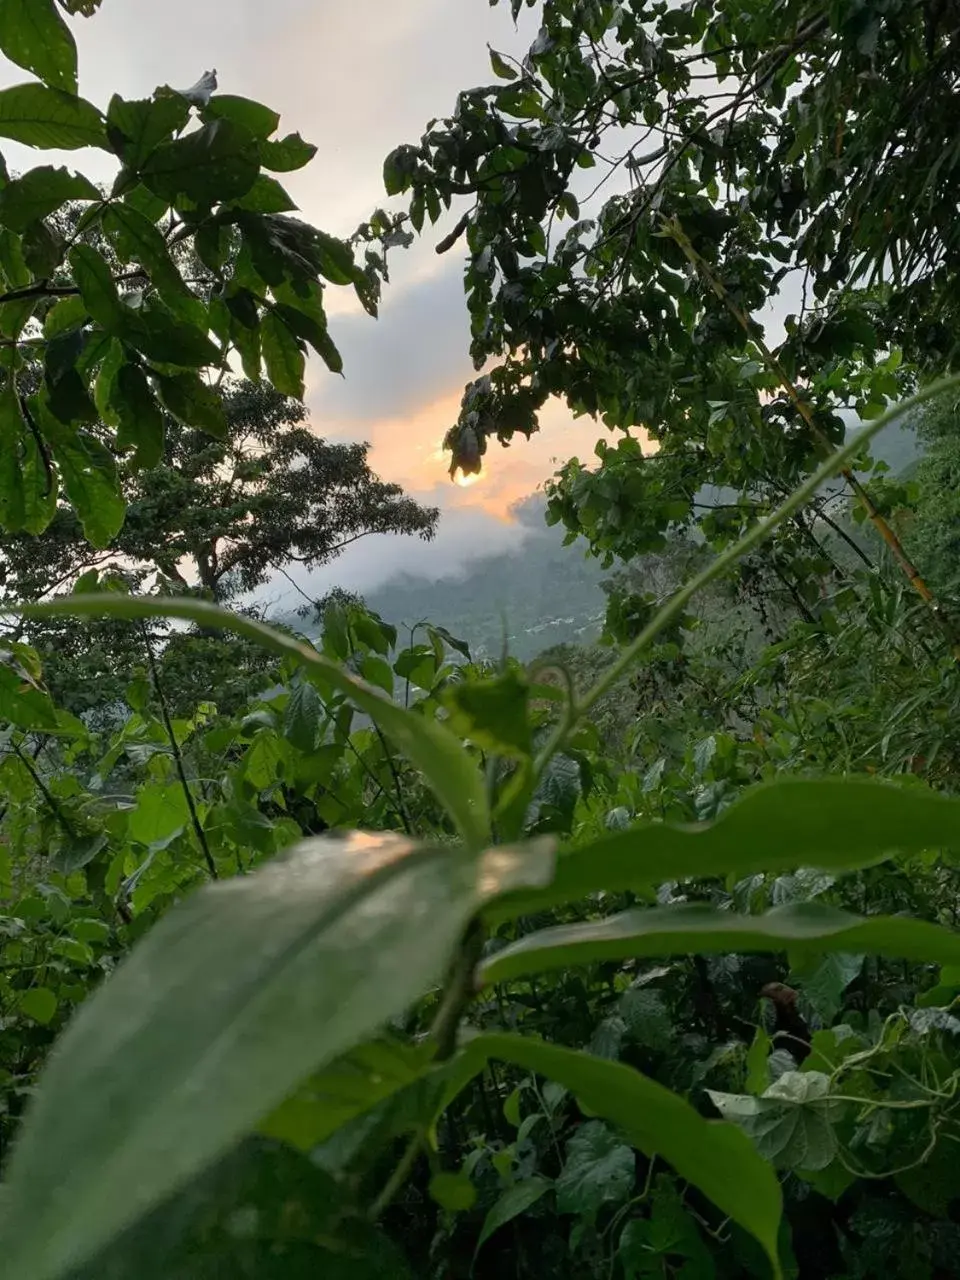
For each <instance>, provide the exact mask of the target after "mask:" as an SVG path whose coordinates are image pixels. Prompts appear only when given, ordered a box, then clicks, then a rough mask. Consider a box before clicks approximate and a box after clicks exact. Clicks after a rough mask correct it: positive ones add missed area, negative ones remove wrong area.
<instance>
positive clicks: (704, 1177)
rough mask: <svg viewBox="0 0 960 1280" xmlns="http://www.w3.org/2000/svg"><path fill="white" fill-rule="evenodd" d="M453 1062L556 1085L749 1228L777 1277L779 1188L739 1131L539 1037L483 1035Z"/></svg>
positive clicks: (612, 1065) (648, 1083)
mask: <svg viewBox="0 0 960 1280" xmlns="http://www.w3.org/2000/svg"><path fill="white" fill-rule="evenodd" d="M461 1057H462V1058H464V1059H469V1060H471V1061H472V1062H474V1063H475V1062H476V1061H477V1060H480V1061H484V1060H486V1059H487V1058H501V1059H503V1060H504V1061H506V1062H514V1063H516V1064H517V1065H518V1066H521V1067H524V1068H526V1069H527V1070H528V1071H535V1072H537V1073H538V1074H540V1075H543V1076H546V1077H547V1079H548V1080H554V1081H556V1082H557V1083H558V1084H562V1085H564V1086H565V1087H566V1088H568V1089H569V1090H570V1091H571V1092H572V1093H574V1094H575V1095H576V1097H577V1099H578V1100H579V1102H580V1103H581V1104H582V1105H583V1106H585V1107H586V1108H588V1109H589V1110H590V1111H591V1112H592V1113H593V1114H594V1115H597V1116H601V1117H603V1118H604V1119H606V1120H610V1121H611V1122H612V1123H613V1124H615V1125H616V1126H617V1127H618V1128H619V1129H620V1130H622V1132H623V1133H624V1135H625V1136H626V1137H627V1138H629V1139H630V1141H631V1142H632V1143H633V1144H634V1145H635V1146H636V1147H638V1148H639V1149H640V1150H641V1151H643V1152H644V1153H645V1154H646V1155H648V1156H653V1155H658V1156H661V1157H662V1158H663V1159H664V1160H666V1161H667V1162H668V1163H669V1164H671V1165H673V1167H674V1169H675V1170H676V1171H677V1173H678V1174H679V1175H680V1177H681V1178H686V1180H687V1181H688V1182H690V1183H692V1184H693V1185H694V1186H695V1187H699V1189H700V1190H701V1191H702V1192H703V1194H704V1195H705V1196H707V1197H708V1199H710V1200H712V1201H713V1203H714V1204H715V1205H717V1206H718V1208H719V1209H720V1210H721V1211H722V1212H723V1213H725V1214H727V1215H728V1216H729V1217H731V1218H732V1219H733V1220H734V1222H737V1223H739V1224H740V1226H741V1227H743V1228H744V1230H746V1231H749V1232H750V1233H751V1235H753V1236H754V1237H755V1238H756V1239H757V1240H759V1242H760V1243H761V1244H762V1245H763V1247H764V1249H765V1250H766V1252H767V1256H768V1257H769V1259H770V1262H771V1264H772V1267H773V1271H774V1274H775V1276H777V1277H779V1276H780V1274H781V1273H780V1264H779V1261H778V1256H777V1232H778V1229H779V1225H780V1215H781V1209H782V1202H781V1196H780V1185H779V1183H778V1182H777V1178H776V1175H775V1173H774V1172H773V1170H772V1169H771V1167H770V1166H769V1165H768V1164H767V1162H766V1161H765V1160H763V1159H762V1157H761V1156H760V1155H758V1153H757V1151H756V1150H755V1148H754V1147H753V1144H752V1143H751V1142H750V1140H749V1139H748V1138H747V1137H746V1135H745V1134H743V1133H741V1132H740V1131H739V1129H737V1128H735V1127H734V1126H733V1125H730V1124H724V1123H717V1122H715V1121H710V1120H704V1119H703V1117H702V1116H700V1115H698V1114H697V1112H696V1111H694V1109H693V1107H691V1106H690V1104H689V1103H688V1102H685V1101H684V1099H683V1098H681V1097H679V1096H678V1095H677V1094H675V1093H671V1091H670V1090H669V1089H665V1088H664V1087H663V1085H661V1084H657V1083H656V1082H655V1081H653V1080H650V1079H648V1078H647V1077H646V1076H643V1075H641V1074H640V1073H639V1072H638V1071H634V1070H632V1069H631V1068H630V1067H626V1066H623V1065H622V1064H621V1063H619V1062H605V1061H604V1060H603V1059H601V1058H593V1057H591V1056H590V1055H589V1054H585V1053H579V1052H577V1051H576V1050H573V1049H565V1048H561V1047H560V1046H559V1045H553V1044H548V1043H547V1042H546V1041H543V1040H535V1039H533V1038H530V1037H526V1036H518V1035H507V1034H483V1035H479V1036H477V1037H476V1038H475V1039H474V1040H472V1041H471V1042H470V1043H469V1044H468V1045H467V1046H466V1048H465V1049H464V1050H463V1053H462V1055H461Z"/></svg>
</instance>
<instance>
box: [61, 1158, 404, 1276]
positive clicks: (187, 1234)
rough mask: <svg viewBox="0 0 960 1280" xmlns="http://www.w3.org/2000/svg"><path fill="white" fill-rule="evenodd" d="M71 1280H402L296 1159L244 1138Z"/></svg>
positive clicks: (384, 1245)
mask: <svg viewBox="0 0 960 1280" xmlns="http://www.w3.org/2000/svg"><path fill="white" fill-rule="evenodd" d="M70 1276H71V1280H130V1277H132V1276H136V1277H137V1280H172V1277H183V1278H184V1280H185V1278H186V1277H189V1278H190V1280H225V1278H226V1277H231V1278H233V1277H236V1280H240V1278H241V1277H256V1280H307V1277H311V1278H312V1277H318V1276H322V1277H324V1280H410V1272H409V1270H408V1269H407V1266H406V1264H405V1262H404V1260H403V1258H402V1257H401V1255H400V1253H399V1252H398V1251H397V1250H396V1248H395V1247H394V1246H393V1245H391V1244H390V1243H389V1241H387V1239H386V1238H385V1237H384V1236H382V1235H381V1234H380V1232H378V1231H377V1229H376V1227H374V1226H373V1225H372V1224H371V1223H369V1222H366V1221H364V1220H363V1219H362V1218H360V1217H358V1216H356V1214H355V1212H354V1211H352V1209H351V1206H350V1205H349V1203H348V1202H347V1201H346V1199H345V1197H344V1195H343V1193H342V1191H341V1190H340V1188H338V1187H337V1185H336V1183H335V1182H334V1180H333V1178H332V1177H331V1176H330V1175H329V1174H328V1173H325V1172H324V1171H323V1170H321V1169H318V1168H317V1167H316V1165H315V1164H314V1163H313V1162H312V1161H310V1160H309V1159H308V1158H307V1157H306V1156H304V1155H302V1154H301V1153H300V1152H297V1151H292V1150H290V1149H289V1148H285V1147H282V1146H280V1145H278V1144H277V1143H273V1142H269V1141H265V1140H264V1139H262V1138H247V1139H245V1140H244V1141H243V1142H241V1143H240V1144H239V1145H238V1146H237V1147H236V1148H235V1149H234V1150H232V1151H231V1152H230V1153H229V1154H228V1155H226V1156H225V1157H224V1158H223V1159H221V1160H219V1161H218V1162H217V1164H216V1165H214V1166H213V1167H212V1168H210V1169H208V1170H206V1171H205V1172H204V1173H203V1174H202V1175H200V1176H199V1177H197V1178H194V1179H193V1180H191V1182H190V1183H189V1184H188V1185H187V1186H185V1187H184V1188H183V1189H182V1190H181V1191H180V1192H179V1193H178V1194H177V1195H175V1196H174V1197H173V1198H172V1199H171V1200H169V1201H167V1202H166V1203H165V1204H163V1205H161V1206H160V1207H159V1208H157V1209H155V1210H154V1211H153V1212H152V1213H150V1214H149V1215H148V1216H147V1217H146V1218H145V1219H143V1220H142V1221H141V1222H140V1223H138V1224H137V1225H136V1226H135V1227H134V1228H133V1229H132V1230H131V1231H129V1232H127V1233H125V1234H124V1235H123V1236H121V1237H120V1238H119V1239H118V1240H116V1241H115V1242H113V1243H112V1244H111V1245H110V1246H109V1247H108V1248H107V1249H105V1250H104V1251H103V1252H102V1253H100V1254H98V1255H97V1257H96V1258H94V1259H93V1260H92V1261H91V1262H90V1263H89V1264H88V1265H86V1266H82V1267H80V1268H79V1269H75V1270H72V1271H71V1273H70Z"/></svg>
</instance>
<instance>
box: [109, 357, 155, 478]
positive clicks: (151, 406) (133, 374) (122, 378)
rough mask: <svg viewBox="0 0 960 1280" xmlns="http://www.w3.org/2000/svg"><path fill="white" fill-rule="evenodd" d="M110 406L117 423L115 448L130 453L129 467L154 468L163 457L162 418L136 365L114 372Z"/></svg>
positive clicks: (144, 375)
mask: <svg viewBox="0 0 960 1280" xmlns="http://www.w3.org/2000/svg"><path fill="white" fill-rule="evenodd" d="M110 405H111V408H112V409H113V410H114V411H115V413H116V416H117V419H118V430H117V448H118V449H120V450H126V449H133V450H134V455H133V466H134V467H135V468H136V469H140V468H142V467H156V466H158V465H159V464H160V460H161V458H162V457H163V438H164V424H163V414H162V413H161V412H160V406H159V405H158V404H157V401H156V398H155V396H154V394H153V392H152V391H151V390H150V384H149V382H148V381H147V377H146V374H145V373H144V372H143V370H142V369H141V368H140V366H139V365H136V364H124V365H121V367H120V368H119V369H118V370H117V374H116V377H115V378H114V380H113V384H112V387H111V390H110Z"/></svg>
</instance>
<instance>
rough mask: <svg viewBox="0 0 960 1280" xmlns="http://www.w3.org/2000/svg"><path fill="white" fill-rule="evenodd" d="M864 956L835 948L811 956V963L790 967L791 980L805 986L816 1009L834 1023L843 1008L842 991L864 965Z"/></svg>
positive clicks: (826, 1020) (806, 993)
mask: <svg viewBox="0 0 960 1280" xmlns="http://www.w3.org/2000/svg"><path fill="white" fill-rule="evenodd" d="M863 961H864V957H863V956H862V955H859V956H856V955H849V954H848V953H847V952H844V951H836V952H833V953H832V954H830V955H828V956H824V957H823V958H822V959H821V958H820V957H814V956H811V957H810V963H809V964H805V965H804V966H803V967H802V968H801V969H799V970H796V969H793V970H791V974H790V980H791V982H792V983H793V985H794V986H798V987H800V988H801V989H802V991H803V994H804V995H805V996H806V998H807V1000H809V1001H810V1004H811V1005H812V1007H813V1009H814V1010H815V1012H816V1013H817V1014H819V1016H820V1017H821V1018H822V1019H823V1020H824V1022H826V1023H828V1024H829V1023H831V1022H832V1021H833V1020H834V1018H835V1017H836V1016H837V1014H838V1013H839V1012H840V1010H841V1009H842V1008H843V993H844V991H846V989H847V987H849V985H850V983H851V982H853V980H854V978H856V977H857V975H858V974H859V973H860V970H861V969H862V968H863Z"/></svg>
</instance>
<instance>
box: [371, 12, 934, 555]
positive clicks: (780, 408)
mask: <svg viewBox="0 0 960 1280" xmlns="http://www.w3.org/2000/svg"><path fill="white" fill-rule="evenodd" d="M511 5H512V10H513V13H514V16H515V17H516V16H517V15H518V13H519V11H520V9H521V8H522V3H521V0H511ZM527 7H528V8H537V9H538V10H539V12H540V17H541V23H542V25H541V28H540V31H539V34H538V35H537V38H536V40H535V41H534V43H533V45H532V46H531V47H530V49H529V51H528V53H527V55H526V57H525V58H524V59H523V60H522V62H515V61H513V60H511V59H507V58H505V57H504V56H502V55H501V54H498V53H496V52H494V53H492V54H491V61H492V67H493V71H494V73H495V74H496V76H497V77H498V78H499V80H500V81H501V83H497V84H493V85H484V86H481V87H479V88H475V89H470V90H467V91H465V92H463V93H461V94H460V96H459V98H458V101H457V109H456V111H455V112H454V114H453V115H452V116H450V117H449V118H447V119H444V120H440V121H437V122H434V123H433V124H432V126H431V127H430V128H429V129H428V130H427V132H426V133H425V135H424V136H423V138H422V140H421V142H420V143H419V144H418V145H404V146H401V147H399V148H398V149H397V150H395V151H394V152H393V153H392V154H391V155H390V156H389V157H388V159H387V161H386V165H385V170H384V176H385V182H386V186H387V189H388V191H391V192H394V193H398V194H399V193H406V194H407V197H408V200H409V212H410V216H411V220H412V222H413V223H414V225H415V226H416V227H418V228H421V227H422V226H423V223H424V219H425V216H427V215H429V217H430V220H431V221H432V222H436V221H437V220H438V219H439V217H440V216H441V214H442V212H443V209H444V207H447V208H450V207H451V206H452V203H453V201H454V200H457V201H459V200H461V199H462V198H464V197H465V198H466V200H467V202H468V203H467V207H466V209H465V211H464V212H463V214H462V217H461V218H460V220H459V221H458V222H457V224H456V226H455V228H454V229H453V230H452V231H451V232H450V234H449V235H447V236H445V237H444V239H443V241H442V243H441V244H439V245H438V246H437V248H438V250H440V251H446V250H447V249H449V248H450V247H451V246H452V245H453V244H454V243H456V241H457V240H458V239H459V238H460V237H461V236H462V235H464V234H465V236H466V245H467V250H468V255H469V260H468V265H467V270H466V274H465V288H466V292H467V303H468V307H469V311H470V317H471V330H472V348H471V350H472V355H473V358H474V363H475V365H476V367H477V369H478V370H481V369H482V370H484V372H483V374H482V376H481V377H479V378H478V379H477V380H476V381H475V382H473V383H471V384H470V386H468V388H467V390H466V393H465V395H464V399H463V406H462V410H461V414H460V417H459V420H458V422H457V423H456V424H455V426H454V427H453V428H452V429H451V430H450V432H449V434H448V436H447V446H448V448H449V449H450V450H451V451H452V468H453V469H454V470H455V469H456V468H462V469H463V470H464V471H467V472H470V471H476V470H477V469H478V468H479V466H480V464H481V458H482V456H483V455H484V453H485V452H486V450H487V447H488V442H489V441H490V440H491V439H492V438H493V437H496V438H498V439H499V440H500V441H501V442H503V443H507V442H509V440H510V439H511V438H512V436H513V435H514V434H516V433H517V432H520V433H522V434H525V435H528V436H529V434H530V433H531V432H533V431H535V430H537V429H538V414H539V410H540V409H541V407H542V406H543V405H544V403H545V402H546V401H547V400H548V399H549V398H550V397H560V398H561V399H562V400H564V401H565V402H566V404H567V405H568V406H569V408H570V409H571V410H572V411H573V412H574V413H575V414H590V415H593V416H595V417H596V418H598V419H599V420H601V421H602V422H603V423H604V425H605V426H606V427H607V428H609V429H610V430H611V431H614V432H617V433H620V434H619V440H618V441H617V442H615V443H614V444H613V445H611V446H605V447H604V448H603V451H602V456H601V461H600V466H599V467H595V468H588V467H585V466H584V465H583V464H581V463H579V462H573V463H571V464H569V465H568V467H567V468H566V469H565V470H564V471H563V472H562V473H561V474H560V476H559V477H558V479H557V480H556V481H555V483H554V484H553V486H552V488H551V494H552V499H553V512H554V515H555V517H556V518H561V519H563V521H564V522H565V523H566V524H567V526H568V527H569V528H570V529H571V530H572V531H573V532H574V533H578V534H582V535H584V536H585V537H587V538H588V539H589V540H590V542H591V544H592V545H593V546H594V548H596V549H597V550H599V551H601V552H603V553H605V554H606V553H614V554H619V555H625V556H629V555H633V554H637V553H639V552H643V551H646V550H655V549H657V547H658V546H659V545H660V540H661V539H662V537H663V534H664V532H665V530H666V529H667V528H668V527H670V526H671V525H676V524H690V523H693V524H700V525H701V526H703V531H704V532H705V533H707V535H708V536H710V537H711V539H712V540H713V541H714V542H717V543H719V544H720V545H723V543H724V542H725V541H727V540H728V539H729V538H730V537H731V536H735V535H736V532H737V531H738V530H739V529H742V528H743V527H744V526H745V525H746V523H748V522H749V521H750V520H752V519H753V518H754V515H755V513H756V510H757V506H758V505H759V506H760V507H761V509H762V507H763V505H764V504H765V503H768V502H770V501H772V500H775V499H778V498H780V497H781V496H782V495H783V494H784V493H785V492H787V491H789V489H790V488H791V487H792V486H793V485H794V484H795V483H797V481H798V480H799V479H800V478H801V477H802V476H803V475H805V474H807V473H809V471H810V470H811V469H812V468H813V467H814V466H815V465H816V464H817V463H818V461H819V460H820V459H821V458H822V457H823V456H824V454H825V453H827V452H829V451H830V450H831V449H832V448H833V447H835V446H836V444H837V443H838V442H839V441H841V440H842V439H843V436H844V432H845V429H846V420H849V414H848V413H846V411H854V412H856V413H859V414H860V416H861V417H863V418H871V417H874V416H876V415H877V414H879V413H880V412H882V410H883V407H884V406H885V405H886V404H887V403H889V402H890V401H891V400H892V399H895V398H896V397H898V396H899V395H900V394H901V393H902V391H903V389H904V388H905V387H907V386H909V385H911V383H912V382H913V381H914V379H915V378H916V376H917V375H918V372H919V371H923V370H929V369H931V368H933V369H943V368H946V367H948V366H950V365H951V362H952V360H953V358H954V355H955V352H956V347H955V334H956V329H957V319H958V313H957V311H956V307H957V302H956V299H957V297H958V296H960V293H958V290H957V287H956V285H957V280H958V275H960V232H958V229H957V222H956V218H955V216H954V212H955V208H956V203H957V196H958V193H960V153H958V152H957V150H956V148H955V147H954V146H953V138H952V126H951V125H950V124H948V120H949V119H950V104H952V103H953V101H954V95H955V91H956V84H957V78H958V75H960V52H958V50H960V41H958V40H957V38H956V35H957V29H958V24H960V17H958V14H957V10H956V6H954V5H951V4H945V5H944V4H938V5H932V4H927V3H921V2H920V0H892V2H891V0H882V2H881V0H865V2H864V3H861V4H857V5H827V4H825V3H823V2H822V0H787V2H785V3H782V4H776V5H756V4H753V3H750V2H749V0H729V2H727V3H723V4H714V3H709V2H707V0H695V2H694V3H691V4H685V5H672V4H663V3H649V2H648V0H630V2H629V3H626V4H619V5H614V4H612V3H607V2H605V0H549V2H547V3H543V4H538V3H537V0H527ZM565 224H566V229H564V226H565ZM783 291H787V296H792V297H794V298H795V299H796V303H795V305H794V306H793V308H792V310H793V314H792V315H789V316H788V317H787V318H786V321H785V333H784V336H783V337H782V339H780V340H776V339H775V338H773V337H769V338H766V337H765V336H764V317H765V314H766V309H767V308H768V307H769V305H770V304H771V302H772V301H773V300H774V299H776V298H777V297H778V295H779V294H781V293H782V292H783ZM904 357H906V359H904ZM490 362H494V363H492V365H491V364H490ZM845 414H846V418H845V416H844V415H845ZM637 429H640V430H642V431H643V432H645V433H646V434H647V435H648V436H649V437H650V438H651V439H652V440H654V441H655V442H656V443H657V445H658V453H657V456H656V457H649V456H648V457H644V456H643V453H642V451H641V447H640V443H639V441H638V439H637V438H636V434H635V433H636V431H637ZM848 479H849V483H850V486H851V489H852V491H853V492H854V493H855V494H856V495H857V497H858V500H859V501H861V502H863V503H865V504H866V506H867V507H868V509H869V505H870V500H869V496H866V497H865V496H864V493H863V489H862V484H861V483H860V482H859V481H858V480H857V479H856V477H855V476H854V475H853V473H852V472H851V473H849V477H848ZM705 484H713V485H722V486H725V487H728V488H729V489H731V490H732V491H733V494H734V496H736V495H740V496H741V497H742V498H743V499H744V501H743V503H742V506H741V508H740V509H739V510H737V509H736V507H735V506H734V507H732V508H731V510H730V512H729V518H728V519H726V520H725V521H724V522H723V526H722V527H721V528H719V529H718V528H717V526H716V522H715V521H714V520H712V519H711V520H710V521H705V520H704V518H703V517H702V516H701V515H700V514H699V511H698V509H697V507H696V498H697V495H698V493H699V491H700V490H701V488H702V486H704V485H705ZM871 518H874V516H873V514H872V513H871ZM877 519H878V520H879V519H880V518H879V517H877ZM785 533H789V536H790V538H791V539H792V540H793V541H794V542H795V543H796V542H801V543H802V542H803V541H804V540H805V533H804V531H803V529H802V528H799V527H798V526H797V524H796V522H795V523H794V525H793V526H792V527H790V526H787V527H786V528H785ZM900 558H901V561H902V562H903V563H904V567H906V568H907V569H908V577H910V578H911V579H915V578H916V575H914V574H913V573H910V572H909V570H910V569H911V568H912V566H909V565H908V564H906V563H905V562H906V557H905V555H902V556H901V557H900Z"/></svg>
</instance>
